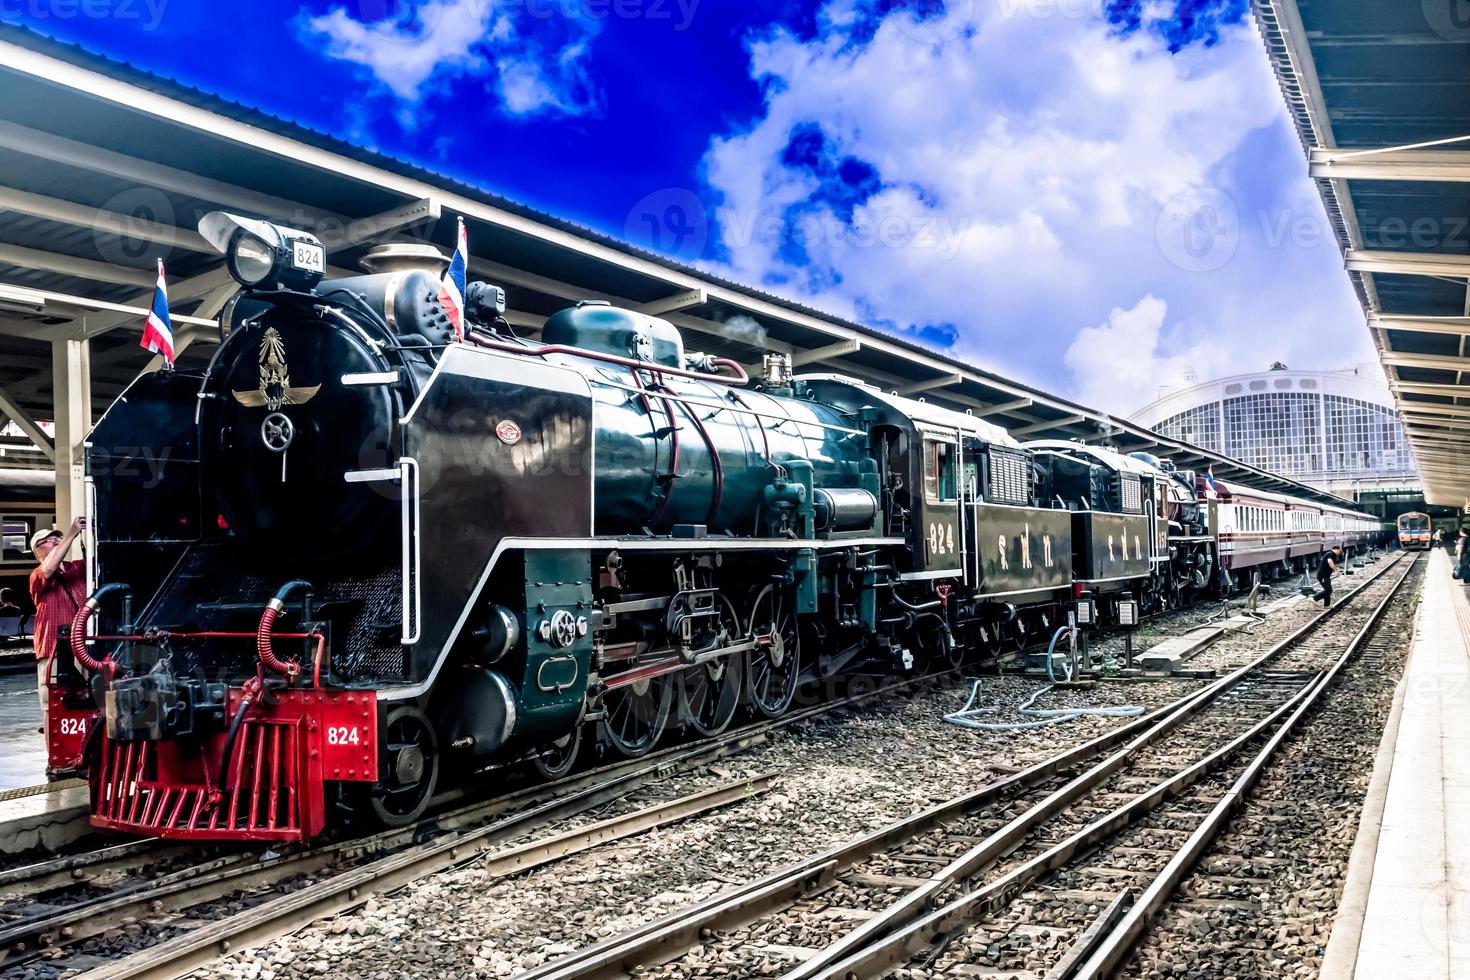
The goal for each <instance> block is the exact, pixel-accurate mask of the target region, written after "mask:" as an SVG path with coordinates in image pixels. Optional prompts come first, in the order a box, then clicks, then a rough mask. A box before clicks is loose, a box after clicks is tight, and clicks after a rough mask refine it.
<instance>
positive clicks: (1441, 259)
mask: <svg viewBox="0 0 1470 980" xmlns="http://www.w3.org/2000/svg"><path fill="white" fill-rule="evenodd" d="M1346 265H1347V270H1348V271H1349V272H1371V273H1375V274H1376V273H1389V274H1393V275H1409V276H1448V277H1450V278H1452V279H1463V278H1466V277H1470V255H1452V254H1440V253H1438V252H1386V251H1379V250H1373V249H1359V248H1350V249H1348V250H1347V258H1346Z"/></svg>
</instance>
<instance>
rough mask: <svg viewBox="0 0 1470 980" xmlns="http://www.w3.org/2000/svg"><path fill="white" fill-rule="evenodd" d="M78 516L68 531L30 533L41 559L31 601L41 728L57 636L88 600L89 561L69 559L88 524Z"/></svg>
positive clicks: (33, 551) (33, 578)
mask: <svg viewBox="0 0 1470 980" xmlns="http://www.w3.org/2000/svg"><path fill="white" fill-rule="evenodd" d="M86 526H87V525H86V522H85V521H84V520H83V519H82V518H80V517H78V518H77V519H76V520H74V521H72V522H71V527H69V528H67V530H66V533H65V534H63V533H62V532H61V531H59V530H57V529H56V528H54V527H51V528H42V529H41V530H39V531H37V532H36V533H35V534H33V535H31V554H33V555H35V556H36V560H37V561H38V562H40V564H38V565H37V566H36V568H35V570H34V571H32V572H31V581H30V585H31V603H32V604H33V605H35V607H36V625H35V630H34V634H35V638H34V644H35V651H36V686H37V688H38V689H39V692H40V696H41V732H42V734H44V733H45V731H46V725H47V718H46V716H47V714H48V713H49V712H48V711H47V701H48V692H47V690H46V683H47V680H48V679H49V678H50V676H51V662H52V659H53V658H54V657H55V656H56V637H57V633H58V632H59V631H60V629H61V627H62V626H63V625H70V624H71V621H72V617H73V616H75V615H76V614H77V610H78V609H80V608H81V605H82V603H84V602H86V601H87V563H86V562H84V561H67V560H66V552H67V549H69V548H70V547H71V543H72V542H73V541H75V540H76V539H77V536H78V535H80V534H81V533H82V530H83V529H84V528H85V527H86Z"/></svg>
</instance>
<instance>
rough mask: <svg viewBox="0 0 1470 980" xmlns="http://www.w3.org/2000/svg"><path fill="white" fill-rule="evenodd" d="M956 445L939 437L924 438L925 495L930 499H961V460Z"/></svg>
mask: <svg viewBox="0 0 1470 980" xmlns="http://www.w3.org/2000/svg"><path fill="white" fill-rule="evenodd" d="M957 456H958V453H957V451H956V447H955V446H954V445H953V444H951V443H947V442H940V441H939V440H937V439H925V440H924V496H925V497H927V498H928V499H930V500H937V501H943V500H957V499H959V460H958V458H957Z"/></svg>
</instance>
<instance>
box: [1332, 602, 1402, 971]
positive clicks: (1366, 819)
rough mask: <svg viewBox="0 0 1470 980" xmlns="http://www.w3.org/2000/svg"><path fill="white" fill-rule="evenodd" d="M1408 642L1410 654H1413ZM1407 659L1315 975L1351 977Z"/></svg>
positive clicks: (1396, 737)
mask: <svg viewBox="0 0 1470 980" xmlns="http://www.w3.org/2000/svg"><path fill="white" fill-rule="evenodd" d="M1423 608H1424V607H1423V605H1422V604H1421V605H1420V607H1419V609H1418V610H1416V611H1415V613H1414V632H1415V633H1416V634H1417V633H1418V631H1419V623H1418V621H1419V617H1420V615H1421V614H1422V612H1423ZM1413 649H1414V647H1413V644H1412V643H1411V645H1410V657H1412V656H1413ZM1408 673H1409V663H1408V660H1405V662H1404V674H1403V676H1402V677H1400V678H1399V682H1398V684H1397V685H1396V686H1395V687H1394V690H1393V706H1392V707H1391V708H1389V712H1388V720H1387V721H1386V722H1385V723H1384V726H1383V738H1381V739H1379V741H1378V752H1377V753H1376V754H1375V755H1374V757H1373V775H1372V776H1370V777H1369V779H1368V790H1367V792H1366V794H1364V797H1363V812H1362V814H1361V815H1360V816H1359V818H1358V833H1357V835H1356V836H1355V837H1354V838H1353V847H1352V851H1351V852H1350V853H1349V855H1348V869H1347V878H1346V880H1345V881H1344V883H1343V888H1342V897H1341V898H1339V899H1338V904H1337V915H1335V916H1334V917H1333V919H1332V931H1331V932H1330V933H1329V934H1328V936H1327V950H1326V953H1325V954H1324V955H1323V957H1322V970H1321V972H1320V973H1318V975H1317V977H1318V980H1352V978H1353V974H1354V973H1355V971H1356V970H1357V966H1358V947H1359V944H1360V943H1361V941H1362V938H1363V922H1364V920H1365V918H1366V917H1367V913H1368V895H1369V894H1370V893H1371V892H1372V890H1373V868H1374V865H1375V863H1376V862H1377V860H1378V839H1379V836H1380V835H1381V834H1382V832H1383V810H1384V805H1385V804H1386V803H1387V802H1388V783H1389V778H1390V777H1391V776H1392V775H1393V759H1394V754H1395V749H1397V747H1398V740H1399V721H1400V719H1401V718H1402V717H1403V713H1404V697H1405V692H1406V691H1407V690H1408V686H1409V682H1408Z"/></svg>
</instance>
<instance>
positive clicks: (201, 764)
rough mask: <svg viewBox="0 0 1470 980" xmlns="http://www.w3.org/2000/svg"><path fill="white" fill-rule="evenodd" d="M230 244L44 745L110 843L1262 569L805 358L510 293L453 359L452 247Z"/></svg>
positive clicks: (1164, 597)
mask: <svg viewBox="0 0 1470 980" xmlns="http://www.w3.org/2000/svg"><path fill="white" fill-rule="evenodd" d="M200 230H201V233H203V234H204V235H205V236H206V237H207V238H209V239H210V240H211V241H212V242H213V243H215V244H216V246H217V247H219V248H220V249H221V251H222V252H224V253H225V255H226V257H227V260H228V265H229V268H230V270H231V272H232V274H234V275H235V277H236V278H237V279H238V280H239V281H240V282H241V283H242V286H243V287H244V288H243V290H242V292H241V293H240V294H239V296H238V297H237V298H236V300H235V301H234V302H233V304H232V306H231V308H230V310H229V312H228V314H227V315H226V317H225V319H226V320H227V322H228V333H227V335H226V336H225V338H224V340H223V342H222V343H221V345H220V346H219V348H218V350H217V352H216V354H215V356H214V358H213V359H212V361H211V362H210V364H209V366H208V368H207V369H206V370H204V371H203V372H202V373H186V372H158V373H153V374H146V375H143V376H142V377H140V378H139V379H138V380H137V381H136V382H135V383H134V384H133V385H132V386H131V387H130V388H129V389H128V390H127V391H126V392H125V393H124V394H123V395H122V396H121V397H120V398H119V399H118V400H117V402H116V403H115V404H114V405H113V406H112V407H111V408H110V409H109V410H108V411H107V413H106V414H105V415H104V416H103V418H102V419H101V420H100V421H99V422H98V423H97V425H96V427H95V428H94V430H93V432H92V433H91V435H90V438H89V441H88V443H87V465H88V479H89V482H90V486H91V491H92V492H91V493H90V495H89V511H90V518H91V519H90V522H89V532H88V533H89V536H90V544H91V548H90V550H89V555H90V559H89V560H90V561H91V562H92V568H91V569H90V571H91V576H92V581H93V582H94V583H95V591H94V593H93V594H92V596H91V598H90V599H89V600H88V602H87V603H86V604H85V605H84V606H83V607H82V609H81V610H79V611H78V614H77V616H76V618H75V620H74V621H73V623H72V627H71V629H70V631H69V632H68V634H67V635H66V636H65V637H64V638H63V639H62V641H61V643H60V644H59V647H58V658H57V671H56V676H55V677H54V679H53V682H52V687H51V695H50V703H51V716H50V717H51V727H50V731H49V732H48V738H49V741H50V750H51V761H52V764H53V765H54V766H58V767H73V768H78V769H84V770H85V771H86V773H87V776H88V778H89V780H90V783H91V787H92V808H93V816H92V820H93V823H94V824H96V825H97V826H100V827H107V828H113V829H117V830H124V831H130V832H137V833H146V834H152V835H159V836H165V837H180V838H199V839H252V840H299V839H303V838H307V837H310V836H313V835H315V834H318V833H320V832H321V831H322V830H323V829H324V828H325V827H326V826H327V825H328V824H329V823H330V822H332V821H333V820H335V819H336V818H337V817H338V816H339V815H340V814H341V812H342V811H344V810H346V811H351V812H353V813H358V814H368V815H371V817H372V818H373V819H374V820H376V821H380V822H383V823H387V824H402V823H406V822H409V821H411V820H413V819H415V818H416V817H418V816H419V815H420V814H421V813H422V812H423V810H424V808H425V807H426V806H427V804H428V803H429V801H430V799H431V797H432V796H433V795H434V792H435V790H436V787H438V786H440V785H441V784H442V783H445V782H448V781H449V780H450V779H451V778H466V776H467V774H470V773H474V772H476V771H484V770H486V769H489V768H492V767H495V766H499V765H504V764H508V763H518V764H524V765H528V766H530V767H533V768H534V769H536V770H537V771H539V772H540V773H541V774H542V775H544V776H546V777H555V776H558V775H561V774H563V773H565V772H567V771H568V770H570V768H571V767H572V765H573V764H574V763H575V761H576V759H577V757H578V754H579V752H580V751H582V750H583V749H584V744H583V743H584V741H585V742H588V743H591V745H590V746H589V747H591V748H595V749H596V750H597V751H612V752H616V753H621V754H623V755H626V756H638V755H641V754H643V753H646V752H648V751H650V750H651V749H652V748H653V747H654V746H655V745H656V744H657V743H658V742H659V740H660V739H661V738H662V737H663V736H664V734H665V733H666V732H667V731H669V730H670V729H678V730H681V731H693V732H696V733H700V734H713V733H715V732H718V731H720V730H722V729H724V728H725V727H726V726H727V725H729V724H730V723H731V721H732V720H733V719H734V717H735V715H736V713H737V711H739V710H740V709H741V708H742V707H744V708H745V709H747V710H749V711H751V712H753V713H755V714H757V715H762V716H767V717H775V716H778V715H780V714H782V713H783V712H784V711H786V710H787V709H788V707H789V706H790V705H791V703H792V699H793V697H794V695H795V693H796V691H797V687H798V685H799V684H800V683H801V682H802V681H803V680H804V679H814V678H824V677H830V676H833V675H836V674H839V673H842V672H850V671H856V670H872V671H881V672H895V671H896V672H916V671H922V670H926V669H931V668H934V667H936V666H940V665H952V664H957V663H959V662H960V660H961V658H962V657H964V656H965V655H966V654H967V653H969V652H972V651H974V650H977V649H987V650H999V649H1002V648H1004V647H1006V646H1007V645H1010V646H1014V647H1017V648H1019V647H1020V646H1023V645H1024V644H1025V643H1026V642H1027V641H1028V639H1032V638H1036V637H1038V636H1041V635H1042V634H1044V633H1045V632H1046V631H1047V630H1049V629H1050V628H1054V627H1055V626H1056V625H1057V624H1058V623H1059V622H1061V621H1062V620H1063V619H1064V617H1065V615H1066V613H1067V610H1068V609H1069V608H1070V604H1071V603H1072V602H1073V600H1074V599H1075V598H1076V596H1077V595H1079V594H1080V593H1081V592H1082V591H1084V590H1086V591H1091V592H1096V593H1098V594H1099V595H1101V596H1103V597H1104V598H1107V597H1111V600H1110V601H1115V600H1116V599H1117V598H1121V597H1124V596H1126V595H1130V594H1131V595H1136V596H1138V597H1139V598H1142V599H1144V600H1145V601H1146V603H1147V604H1151V605H1153V606H1155V607H1160V608H1161V607H1164V606H1167V605H1171V604H1174V603H1177V602H1181V601H1185V600H1186V599H1187V598H1188V597H1189V596H1190V595H1193V594H1196V593H1200V592H1203V591H1207V590H1209V589H1212V588H1214V587H1216V586H1217V584H1218V575H1217V570H1218V568H1219V566H1220V565H1221V564H1222V563H1225V564H1226V567H1227V568H1229V567H1235V566H1234V565H1233V564H1231V563H1232V562H1234V561H1238V560H1239V559H1238V558H1234V559H1232V558H1228V557H1226V556H1225V555H1223V554H1222V553H1221V552H1220V551H1219V550H1218V542H1217V533H1218V525H1219V518H1218V515H1217V510H1218V502H1217V501H1216V500H1215V499H1214V498H1213V497H1211V496H1210V495H1208V494H1205V493H1204V492H1203V491H1200V490H1199V489H1198V487H1197V486H1196V481H1195V478H1194V476H1193V475H1192V474H1181V473H1176V472H1173V471H1172V470H1171V469H1170V468H1169V467H1168V466H1167V464H1165V463H1162V462H1161V461H1159V460H1156V459H1153V458H1152V457H1141V458H1140V457H1128V456H1122V455H1120V454H1117V453H1112V452H1110V451H1108V450H1103V449H1098V448H1096V447H1090V446H1080V445H1077V444H1071V443H1038V444H1034V445H1032V446H1031V447H1026V446H1022V445H1020V444H1019V443H1017V442H1016V441H1015V440H1014V439H1012V438H1011V437H1010V436H1009V435H1007V434H1006V432H1005V431H1004V430H1002V429H1000V428H998V427H996V426H993V425H990V424H988V423H986V422H983V421H981V420H979V419H976V418H974V417H972V416H970V415H968V414H962V413H958V412H954V411H950V410H947V409H944V408H942V407H938V406H935V405H930V404H926V403H924V402H922V401H916V400H912V399H907V398H902V397H899V396H897V395H894V394H889V393H885V392H883V391H881V390H879V389H877V388H875V387H873V386H871V385H868V384H865V383H863V382H861V381H857V380H854V379H851V378H845V377H841V376H838V375H832V374H818V375H806V376H801V377H793V376H791V374H790V371H789V366H788V363H787V362H786V360H785V359H784V358H782V357H779V356H772V357H768V358H767V360H766V365H765V370H764V372H763V377H761V378H760V379H758V380H752V379H750V378H748V377H747V374H746V372H745V370H744V369H743V368H741V366H740V365H738V364H735V363H733V362H730V361H727V360H723V359H721V358H718V357H709V356H705V355H701V354H697V353H691V352H688V351H686V350H685V349H684V345H683V339H682V337H681V336H680V334H679V332H678V331H677V330H676V329H675V328H674V327H673V326H672V325H670V324H669V323H667V322H666V321H663V320H660V319H658V318H655V317H651V316H647V315H644V314H642V313H638V312H634V311H628V310H621V309H616V308H613V307H611V306H607V305H605V304H599V303H582V304H578V305H577V306H576V307H573V308H571V309H568V310H564V311H562V312H560V313H557V314H556V315H554V316H552V317H551V318H550V319H549V320H548V321H547V322H546V324H545V326H544V328H543V331H542V335H541V338H540V341H539V342H530V341H527V340H525V339H522V338H518V337H516V336H515V334H514V333H513V331H512V330H511V329H510V327H509V325H508V324H507V323H506V322H505V320H504V319H503V317H502V316H501V314H502V313H503V311H504V297H503V293H501V292H500V291H499V290H498V289H496V288H495V287H493V286H489V285H486V284H484V283H472V284H470V286H469V288H468V290H467V296H466V301H467V303H466V305H467V323H466V337H465V340H464V341H463V342H457V341H455V340H454V336H453V332H452V329H451V326H450V322H449V320H448V318H447V317H446V315H445V314H444V312H443V311H442V309H441V308H440V306H439V304H438V301H437V298H436V297H437V294H438V272H439V269H440V266H439V265H437V264H436V262H435V261H434V260H433V259H434V258H435V257H434V256H430V257H423V256H419V258H418V259H417V260H414V259H413V258H412V256H410V258H409V259H408V260H406V261H403V260H401V261H400V262H399V264H398V265H397V266H396V267H393V268H388V269H383V270H380V271H371V272H369V274H366V275H362V276H353V277H348V278H340V279H335V280H327V279H325V278H324V276H323V269H324V263H323V262H322V261H321V259H322V254H321V252H320V251H319V250H320V248H321V246H320V243H318V242H316V241H315V240H314V239H312V237H311V236H310V235H308V234H306V233H304V232H298V231H293V230H291V229H283V228H278V227H276V226H273V225H268V224H266V223H264V222H259V221H253V220H250V219H243V218H235V217H233V216H228V215H222V214H215V215H211V216H209V217H207V218H206V219H205V221H204V222H203V223H202V224H201V228H200ZM390 251H391V250H390ZM430 251H432V250H430ZM400 258H401V256H400ZM140 447H149V448H150V450H151V451H152V453H153V456H154V457H155V458H156V459H161V460H163V462H162V464H161V466H160V465H158V464H156V465H155V466H154V467H152V468H139V467H136V466H134V465H133V461H134V460H135V458H136V457H137V456H138V455H139V453H140ZM165 447H166V449H167V452H166V453H165V452H162V451H160V450H161V449H162V448H165ZM1299 503H1300V502H1298V504H1299ZM1318 510H1321V508H1318ZM1317 547H1318V550H1320V547H1321V542H1320V540H1319V541H1318V542H1317ZM1102 608H1103V609H1104V610H1107V609H1108V608H1111V607H1110V606H1109V605H1108V603H1107V602H1104V603H1103V604H1102ZM451 774H453V776H451Z"/></svg>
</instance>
